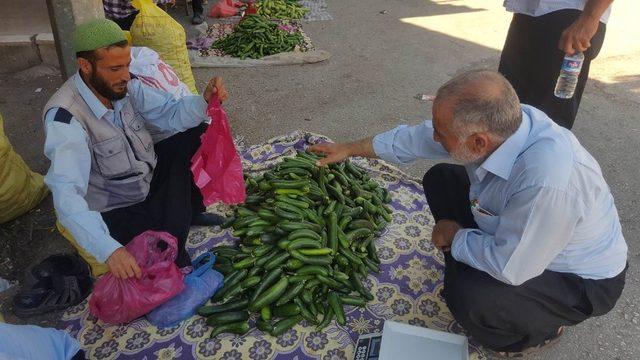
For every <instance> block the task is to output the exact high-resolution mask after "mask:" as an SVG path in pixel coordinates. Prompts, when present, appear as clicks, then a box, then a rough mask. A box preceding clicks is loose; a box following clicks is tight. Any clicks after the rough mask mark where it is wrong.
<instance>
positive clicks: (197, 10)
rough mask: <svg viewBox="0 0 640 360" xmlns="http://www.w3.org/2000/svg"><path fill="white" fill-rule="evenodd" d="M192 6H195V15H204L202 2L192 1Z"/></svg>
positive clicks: (198, 0)
mask: <svg viewBox="0 0 640 360" xmlns="http://www.w3.org/2000/svg"><path fill="white" fill-rule="evenodd" d="M191 5H192V6H193V13H194V14H202V13H203V12H204V9H203V8H202V0H192V1H191Z"/></svg>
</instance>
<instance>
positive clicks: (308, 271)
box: [296, 265, 331, 276]
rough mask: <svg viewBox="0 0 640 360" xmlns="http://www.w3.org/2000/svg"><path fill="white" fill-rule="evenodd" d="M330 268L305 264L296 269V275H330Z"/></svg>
mask: <svg viewBox="0 0 640 360" xmlns="http://www.w3.org/2000/svg"><path fill="white" fill-rule="evenodd" d="M330 269H331V268H329V267H326V266H320V265H305V266H303V267H301V268H300V269H298V271H296V275H324V276H330V275H331V271H330Z"/></svg>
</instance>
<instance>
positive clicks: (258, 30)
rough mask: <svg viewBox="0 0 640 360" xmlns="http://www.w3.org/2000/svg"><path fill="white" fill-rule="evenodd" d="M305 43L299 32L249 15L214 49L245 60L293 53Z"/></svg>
mask: <svg viewBox="0 0 640 360" xmlns="http://www.w3.org/2000/svg"><path fill="white" fill-rule="evenodd" d="M303 41H304V38H303V37H302V35H301V34H300V33H299V32H294V33H289V32H287V31H285V30H282V29H280V28H278V24H276V23H274V22H272V21H271V20H269V19H267V18H265V17H263V16H260V15H248V16H246V17H245V18H244V19H243V20H242V21H241V22H240V23H239V24H238V25H237V26H236V27H235V29H234V31H233V32H232V33H231V34H229V35H227V36H225V37H223V38H220V39H218V40H216V41H215V42H214V43H213V45H212V47H213V48H214V49H218V50H221V51H224V53H225V54H227V55H231V56H233V57H237V58H240V59H243V60H244V59H246V58H251V59H259V58H262V57H264V56H268V55H273V54H279V53H281V52H287V51H293V50H294V49H295V47H296V45H301V44H302V43H303Z"/></svg>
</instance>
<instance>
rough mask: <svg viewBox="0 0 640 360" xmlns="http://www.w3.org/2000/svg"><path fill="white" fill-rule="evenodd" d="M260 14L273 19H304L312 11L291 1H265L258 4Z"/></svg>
mask: <svg viewBox="0 0 640 360" xmlns="http://www.w3.org/2000/svg"><path fill="white" fill-rule="evenodd" d="M256 7H257V9H258V14H261V15H264V16H266V17H268V18H271V19H302V18H303V17H304V16H305V15H306V14H307V13H308V12H309V11H310V10H309V9H308V8H306V7H304V6H302V5H300V4H299V3H298V1H291V0H288V1H287V0H263V1H260V2H258V3H256Z"/></svg>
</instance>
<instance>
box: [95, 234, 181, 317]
mask: <svg viewBox="0 0 640 360" xmlns="http://www.w3.org/2000/svg"><path fill="white" fill-rule="evenodd" d="M163 242H164V243H166V245H167V246H166V248H164V250H162V248H161V247H160V246H159V245H160V244H161V243H163ZM125 248H126V249H127V250H128V251H129V252H130V253H131V255H133V257H134V258H135V259H136V261H137V262H138V265H139V266H140V270H141V271H142V276H141V277H140V279H137V278H135V277H134V278H129V279H126V280H122V279H118V278H116V277H115V276H113V275H112V274H111V273H107V274H106V275H104V276H103V277H101V278H100V280H98V281H97V282H96V284H95V286H94V288H93V295H91V298H90V299H89V312H90V313H91V315H93V316H95V317H97V318H98V319H100V320H102V321H104V322H106V323H110V324H122V323H127V322H129V321H131V320H134V319H137V318H139V317H140V316H143V315H145V314H147V313H148V312H150V311H151V310H153V309H155V308H156V307H157V306H159V305H161V304H163V303H165V302H166V301H167V300H169V299H171V298H172V297H174V296H176V295H178V294H179V293H180V292H181V291H182V290H183V289H184V281H183V280H184V278H183V274H182V273H181V272H180V269H179V268H178V266H177V265H176V264H175V263H174V261H175V259H176V256H177V255H178V241H177V240H176V238H175V237H173V236H172V235H171V234H168V233H166V232H157V231H145V232H144V233H142V234H140V235H138V236H136V237H135V238H133V240H131V242H129V243H128V244H127V245H126V246H125Z"/></svg>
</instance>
